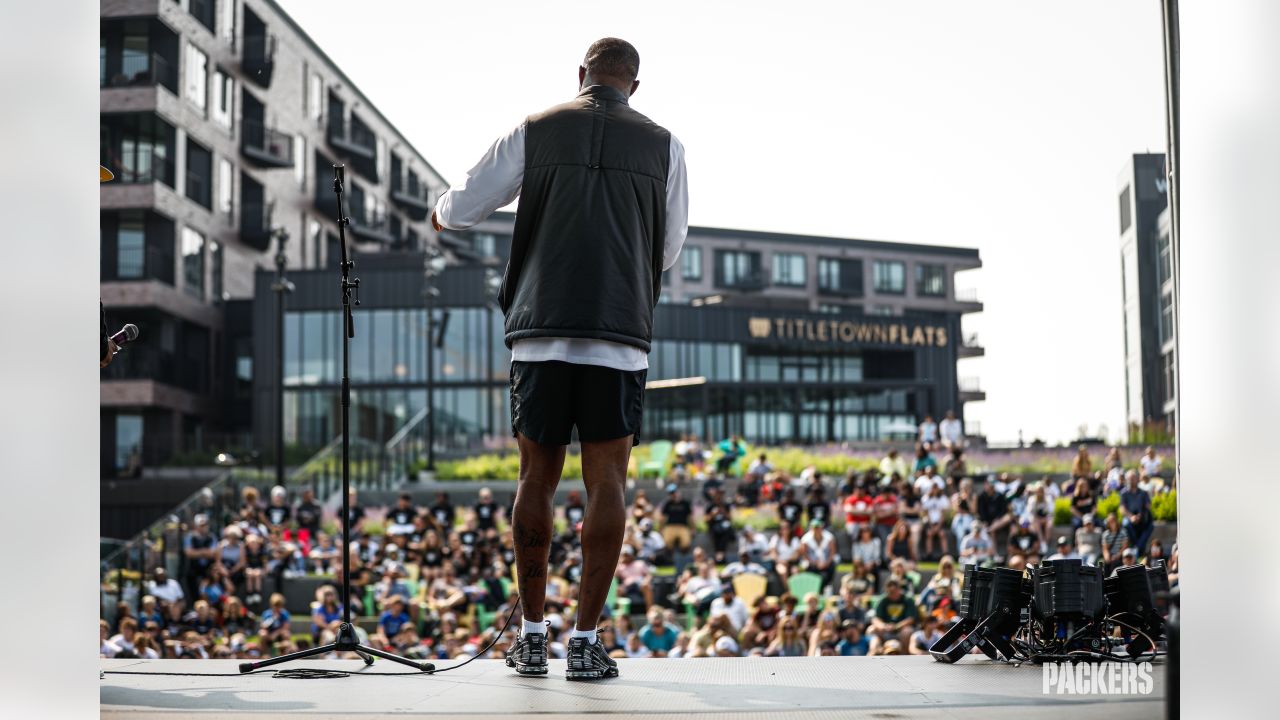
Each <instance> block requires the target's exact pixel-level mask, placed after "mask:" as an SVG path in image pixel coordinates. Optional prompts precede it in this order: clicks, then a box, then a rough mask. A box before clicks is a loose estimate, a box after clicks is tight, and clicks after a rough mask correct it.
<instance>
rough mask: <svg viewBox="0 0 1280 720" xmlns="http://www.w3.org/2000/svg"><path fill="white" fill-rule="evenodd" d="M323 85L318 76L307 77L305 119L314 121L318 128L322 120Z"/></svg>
mask: <svg viewBox="0 0 1280 720" xmlns="http://www.w3.org/2000/svg"><path fill="white" fill-rule="evenodd" d="M323 85H324V83H323V82H321V80H320V76H319V75H317V74H316V73H311V74H310V75H308V76H307V117H309V118H311V119H312V120H315V121H316V127H319V126H320V122H321V120H322V119H323V118H324V89H323Z"/></svg>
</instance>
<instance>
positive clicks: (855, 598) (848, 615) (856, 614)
mask: <svg viewBox="0 0 1280 720" xmlns="http://www.w3.org/2000/svg"><path fill="white" fill-rule="evenodd" d="M869 587H870V586H869V585H868V583H867V581H866V580H865V579H864V578H858V577H854V576H852V575H846V576H845V578H844V579H843V580H841V581H840V597H839V598H838V599H837V600H836V614H837V616H838V617H839V620H840V621H841V622H847V621H850V620H852V621H855V622H857V623H858V624H859V625H866V624H867V611H866V610H864V609H863V604H862V599H863V596H864V595H865V593H866V592H867V590H868V589H869Z"/></svg>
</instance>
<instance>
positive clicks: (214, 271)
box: [209, 240, 226, 303]
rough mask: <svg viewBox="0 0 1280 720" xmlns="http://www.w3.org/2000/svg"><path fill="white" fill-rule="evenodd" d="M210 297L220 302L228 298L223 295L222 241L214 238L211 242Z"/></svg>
mask: <svg viewBox="0 0 1280 720" xmlns="http://www.w3.org/2000/svg"><path fill="white" fill-rule="evenodd" d="M209 283H210V286H209V299H210V300H212V301H213V302H215V303H220V302H222V301H223V300H225V299H226V298H224V297H223V296H222V243H220V242H218V241H217V240H214V241H212V242H210V243H209Z"/></svg>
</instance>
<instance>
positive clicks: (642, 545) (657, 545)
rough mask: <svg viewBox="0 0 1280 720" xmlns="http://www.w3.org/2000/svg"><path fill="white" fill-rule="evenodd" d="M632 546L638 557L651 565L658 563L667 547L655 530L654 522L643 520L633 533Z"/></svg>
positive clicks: (647, 519)
mask: <svg viewBox="0 0 1280 720" xmlns="http://www.w3.org/2000/svg"><path fill="white" fill-rule="evenodd" d="M631 544H632V545H634V546H635V547H636V557H638V558H640V559H641V560H644V561H645V562H649V563H656V562H657V561H658V554H659V553H661V552H662V551H663V550H664V549H666V547H667V543H666V541H664V540H663V539H662V535H661V534H659V533H658V531H657V530H654V529H653V521H652V520H650V519H649V518H647V517H646V518H642V519H641V520H640V522H639V524H637V525H636V526H635V529H634V530H633V532H632V533H631Z"/></svg>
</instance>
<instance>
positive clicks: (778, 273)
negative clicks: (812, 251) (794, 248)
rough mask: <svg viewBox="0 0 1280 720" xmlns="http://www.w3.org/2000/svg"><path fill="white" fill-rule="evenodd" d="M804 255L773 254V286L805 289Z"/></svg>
mask: <svg viewBox="0 0 1280 720" xmlns="http://www.w3.org/2000/svg"><path fill="white" fill-rule="evenodd" d="M805 280H806V278H805V272H804V255H801V254H800V253H774V254H773V284H774V285H782V286H786V287H804V285H805Z"/></svg>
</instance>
